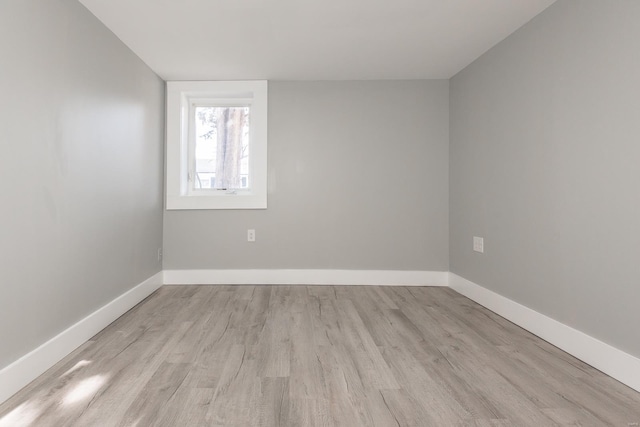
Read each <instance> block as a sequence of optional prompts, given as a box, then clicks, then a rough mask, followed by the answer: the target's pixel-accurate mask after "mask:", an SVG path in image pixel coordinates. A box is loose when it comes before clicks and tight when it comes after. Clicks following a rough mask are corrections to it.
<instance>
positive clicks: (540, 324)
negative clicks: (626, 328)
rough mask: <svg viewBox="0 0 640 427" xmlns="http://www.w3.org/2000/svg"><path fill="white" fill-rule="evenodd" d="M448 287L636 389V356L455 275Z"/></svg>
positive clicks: (639, 362) (639, 363) (639, 369)
mask: <svg viewBox="0 0 640 427" xmlns="http://www.w3.org/2000/svg"><path fill="white" fill-rule="evenodd" d="M449 275H450V277H449V286H450V287H451V289H453V290H455V291H457V292H459V293H460V294H462V295H464V296H466V297H467V298H469V299H471V300H473V301H475V302H477V303H478V304H480V305H483V306H484V307H486V308H488V309H489V310H491V311H493V312H494V313H496V314H499V315H500V316H502V317H504V318H505V319H507V320H509V321H511V322H513V323H515V324H516V325H518V326H520V327H522V328H524V329H526V330H527V331H529V332H531V333H533V334H534V335H537V336H539V337H540V338H542V339H543V340H545V341H547V342H549V343H551V344H553V345H555V346H556V347H558V348H560V349H562V350H564V351H566V352H567V353H569V354H571V355H572V356H574V357H577V358H578V359H580V360H582V361H583V362H585V363H587V364H589V365H591V366H593V367H594V368H596V369H598V370H600V371H602V372H604V373H605V374H607V375H609V376H610V377H612V378H615V379H616V380H618V381H620V382H621V383H623V384H626V385H628V386H629V387H631V388H633V389H634V390H637V391H640V359H638V358H637V357H635V356H632V355H630V354H628V353H625V352H624V351H622V350H619V349H617V348H615V347H612V346H610V345H609V344H606V343H604V342H602V341H599V340H597V339H596V338H593V337H592V336H589V335H587V334H585V333H584V332H580V331H578V330H576V329H573V328H571V327H569V326H567V325H565V324H564V323H560V322H558V321H557V320H554V319H552V318H550V317H547V316H545V315H544V314H540V313H538V312H537V311H535V310H532V309H530V308H528V307H525V306H524V305H522V304H519V303H517V302H515V301H512V300H510V299H508V298H505V297H503V296H502V295H499V294H497V293H495V292H493V291H490V290H488V289H486V288H483V287H482V286H480V285H477V284H475V283H473V282H471V281H469V280H467V279H465V278H463V277H460V276H458V275H457V274H454V273H450V274H449Z"/></svg>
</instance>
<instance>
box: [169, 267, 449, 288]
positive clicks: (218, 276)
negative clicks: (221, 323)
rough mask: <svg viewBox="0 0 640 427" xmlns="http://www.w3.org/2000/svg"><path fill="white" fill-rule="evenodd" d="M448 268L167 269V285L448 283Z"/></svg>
mask: <svg viewBox="0 0 640 427" xmlns="http://www.w3.org/2000/svg"><path fill="white" fill-rule="evenodd" d="M448 280H449V273H448V272H446V271H404V270H398V271H396V270H165V271H164V284H165V285H387V286H447V285H448Z"/></svg>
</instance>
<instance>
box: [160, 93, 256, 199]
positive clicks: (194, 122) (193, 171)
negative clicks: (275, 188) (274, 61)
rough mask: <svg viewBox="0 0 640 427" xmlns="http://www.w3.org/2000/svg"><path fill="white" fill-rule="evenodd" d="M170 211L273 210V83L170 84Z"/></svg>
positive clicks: (168, 170)
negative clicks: (270, 202)
mask: <svg viewBox="0 0 640 427" xmlns="http://www.w3.org/2000/svg"><path fill="white" fill-rule="evenodd" d="M166 189H167V200H166V201H167V209H170V210H171V209H265V208H266V207H267V82H266V81H238V82H167V185H166Z"/></svg>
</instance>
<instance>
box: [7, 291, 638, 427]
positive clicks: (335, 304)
mask: <svg viewBox="0 0 640 427" xmlns="http://www.w3.org/2000/svg"><path fill="white" fill-rule="evenodd" d="M634 423H640V393H637V392H636V391H634V390H631V389H630V388H628V387H626V386H624V385H623V384H620V383H619V382H617V381H615V380H613V379H612V378H609V377H607V376H606V375H604V374H602V373H601V372H599V371H597V370H596V369H594V368H593V367H591V366H589V365H587V364H585V363H584V362H582V361H579V360H577V359H575V358H573V357H572V356H570V355H568V354H566V353H564V352H562V351H561V350H559V349H558V348H556V347H554V346H553V345H551V344H549V343H547V342H545V341H542V340H540V339H539V338H537V337H535V336H534V335H532V334H530V333H528V332H526V331H524V330H522V329H521V328H519V327H518V326H516V325H514V324H512V323H510V322H508V321H507V320H505V319H503V318H502V317H500V316H498V315H496V314H494V313H492V312H490V311H488V310H486V309H485V308H483V307H481V306H479V305H478V304H475V303H474V302H472V301H470V300H469V299H467V298H465V297H464V296H462V295H459V294H457V293H456V292H454V291H452V290H451V289H446V288H428V287H422V288H420V287H412V288H407V287H379V286H376V287H360V286H314V287H307V286H164V287H162V288H160V289H159V290H158V291H156V292H155V293H154V294H153V295H151V296H150V297H148V298H146V299H145V300H144V301H143V302H141V303H140V304H138V305H137V306H136V307H134V308H133V309H132V310H130V311H129V312H127V313H126V314H125V315H123V316H122V317H121V318H119V319H118V320H116V321H115V322H113V323H112V324H111V325H110V326H108V327H107V328H105V329H104V330H103V331H101V332H100V333H98V334H97V335H96V336H95V337H93V338H92V339H91V340H89V341H88V342H87V343H85V344H84V345H82V346H80V347H79V348H78V349H76V350H75V351H73V352H72V353H71V354H69V355H68V356H67V357H65V358H64V359H63V360H62V361H60V363H58V364H56V365H55V366H54V367H52V368H51V369H50V370H48V371H47V372H46V373H45V374H43V375H42V376H40V377H39V378H37V379H36V380H35V381H33V382H32V383H31V384H29V385H28V386H27V387H25V388H24V389H23V390H21V391H20V392H19V393H17V394H16V395H15V396H13V397H12V398H10V399H9V400H8V401H6V402H5V403H3V404H2V405H0V427H21V426H24V427H36V426H37V427H39V426H44V427H49V426H51V427H58V426H72V427H73V426H80V427H86V426H88V427H92V426H99V427H112V426H113V427H116V426H138V427H142V426H145V427H146V426H162V427H165V426H166V427H169V426H187V427H190V426H195V427H200V426H219V427H220V426H227V427H231V426H233V427H236V426H237V427H240V426H242V427H247V426H260V427H275V426H286V427H300V426H302V427H307V426H321V427H342V426H344V427H358V426H365V427H370V426H373V427H404V426H420V427H425V426H450V425H451V426H482V427H487V426H536V427H537V426H569V425H580V426H608V425H612V426H618V425H619V426H623V427H626V426H630V425H635V424H634Z"/></svg>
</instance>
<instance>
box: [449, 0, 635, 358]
mask: <svg viewBox="0 0 640 427" xmlns="http://www.w3.org/2000/svg"><path fill="white" fill-rule="evenodd" d="M639 22H640V2H638V1H631V0H617V1H602V0H593V1H587V0H580V1H578V0H574V1H562V0H561V1H559V2H557V3H555V4H554V5H553V6H551V7H550V8H549V9H547V10H546V11H545V12H543V13H542V14H541V15H539V16H538V17H536V18H535V19H534V20H533V21H531V22H530V23H529V24H528V25H526V26H525V27H523V28H522V29H520V30H519V31H517V32H516V33H514V34H513V35H511V36H510V37H509V38H507V39H506V40H505V41H503V42H502V43H500V44H499V45H498V46H496V47H495V48H493V49H492V50H490V51H489V52H488V53H487V54H485V55H484V56H482V57H481V58H480V59H479V60H477V61H476V62H474V63H473V64H472V65H470V66H469V67H467V68H466V69H465V70H463V71H462V72H461V73H459V74H458V75H457V76H455V77H454V78H453V79H452V80H451V147H450V157H451V165H450V167H451V171H450V177H451V181H450V186H451V193H450V199H451V202H450V225H451V238H450V244H451V249H450V262H451V270H452V271H453V272H454V273H456V274H458V275H460V276H463V277H465V278H467V279H469V280H471V281H473V282H475V283H478V284H480V285H482V286H485V287H487V288H489V289H491V290H493V291H495V292H497V293H499V294H502V295H504V296H507V297H509V298H511V299H513V300H515V301H518V302H520V303H522V304H524V305H526V306H528V307H531V308H533V309H534V310H536V311H538V312H541V313H544V314H547V315H549V316H550V317H552V318H554V319H557V320H559V321H561V322H563V323H565V324H568V325H570V326H572V327H575V328H577V329H579V330H581V331H583V332H586V333H587V334H589V335H592V336H594V337H596V338H599V339H600V340H602V341H605V342H607V343H609V344H612V345H613V346H615V347H618V348H620V349H622V350H625V351H627V352H629V353H631V354H634V355H636V356H640V339H639V338H640V335H639V333H638V325H640V310H639V309H638V302H639V301H640V77H639V76H640V54H639V52H640V44H639V41H640V25H639V24H638V23H639ZM474 235H476V236H484V238H485V253H484V254H483V255H480V254H477V253H474V252H473V251H472V236H474Z"/></svg>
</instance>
